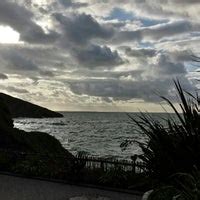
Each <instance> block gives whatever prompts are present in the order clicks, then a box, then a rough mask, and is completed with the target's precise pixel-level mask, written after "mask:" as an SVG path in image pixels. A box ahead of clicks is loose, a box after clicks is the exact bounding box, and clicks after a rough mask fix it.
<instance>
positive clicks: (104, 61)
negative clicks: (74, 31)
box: [72, 45, 125, 68]
mask: <svg viewBox="0 0 200 200" xmlns="http://www.w3.org/2000/svg"><path fill="white" fill-rule="evenodd" d="M72 55H73V56H74V57H75V59H76V60H77V61H78V63H79V64H81V65H83V66H85V67H88V68H96V67H100V66H104V67H108V68H110V67H111V66H117V65H122V64H124V63H125V61H124V60H123V59H122V58H121V57H120V56H119V54H118V52H117V51H116V50H115V51H112V50H111V49H110V48H109V47H107V46H103V47H101V46H97V45H91V46H89V47H87V48H86V49H74V50H73V53H72Z"/></svg>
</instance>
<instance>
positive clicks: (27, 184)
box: [0, 175, 141, 200]
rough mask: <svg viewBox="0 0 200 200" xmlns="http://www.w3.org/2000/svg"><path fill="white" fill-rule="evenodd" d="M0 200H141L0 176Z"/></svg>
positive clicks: (98, 191)
mask: <svg viewBox="0 0 200 200" xmlns="http://www.w3.org/2000/svg"><path fill="white" fill-rule="evenodd" d="M0 199H1V200H141V197H140V196H135V195H131V194H125V193H119V192H112V191H105V190H100V189H94V188H88V187H80V186H74V185H67V184H62V183H54V182H48V181H41V180H35V179H26V178H21V177H13V176H8V175H0Z"/></svg>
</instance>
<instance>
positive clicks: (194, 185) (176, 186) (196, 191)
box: [148, 170, 200, 200]
mask: <svg viewBox="0 0 200 200" xmlns="http://www.w3.org/2000/svg"><path fill="white" fill-rule="evenodd" d="M170 179H171V180H170V184H168V185H165V186H161V187H158V188H156V189H155V190H154V191H153V192H152V193H151V194H150V195H149V198H148V200H162V199H163V200H199V199H200V173H199V171H198V170H195V171H193V172H192V173H191V174H189V173H177V174H175V175H173V176H171V178H170Z"/></svg>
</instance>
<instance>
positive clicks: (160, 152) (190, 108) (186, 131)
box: [123, 81, 200, 180]
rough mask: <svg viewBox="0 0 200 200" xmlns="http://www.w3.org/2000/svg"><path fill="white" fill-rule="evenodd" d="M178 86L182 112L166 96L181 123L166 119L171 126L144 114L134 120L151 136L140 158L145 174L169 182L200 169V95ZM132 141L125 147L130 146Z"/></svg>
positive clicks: (143, 145) (177, 82) (141, 130)
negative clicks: (168, 178)
mask: <svg viewBox="0 0 200 200" xmlns="http://www.w3.org/2000/svg"><path fill="white" fill-rule="evenodd" d="M175 86H176V89H177V92H178V96H179V100H180V104H179V106H180V109H181V111H182V113H179V112H178V109H177V108H176V107H175V106H174V105H173V103H172V102H171V101H170V100H169V99H167V98H166V97H162V99H163V100H165V101H166V102H167V103H168V104H169V105H170V107H171V108H172V109H173V110H174V112H175V114H176V117H177V119H178V122H177V121H176V120H174V119H173V118H172V117H170V118H169V119H166V124H167V126H164V125H163V124H162V123H161V122H160V121H156V120H154V119H153V118H152V117H151V116H150V115H147V114H144V113H141V116H139V120H138V119H137V120H136V119H135V118H133V117H131V116H130V118H131V119H132V120H133V121H134V122H135V123H136V124H137V126H138V127H139V128H140V132H141V133H143V134H145V135H146V136H147V137H148V140H147V142H144V143H139V142H138V143H139V146H140V147H141V149H142V151H143V154H142V155H140V156H139V158H140V159H141V160H142V161H143V163H144V170H145V172H146V173H147V174H148V175H150V176H151V177H153V178H156V179H159V180H165V179H166V178H167V177H169V176H170V175H172V174H174V173H177V172H191V170H192V168H193V166H197V167H200V115H199V107H198V106H199V105H198V103H199V102H198V101H199V99H198V95H196V96H194V95H192V94H191V93H189V92H187V91H184V90H183V89H182V87H181V85H180V83H179V81H175ZM128 143H131V141H128V142H126V143H124V144H123V146H126V145H127V144H128Z"/></svg>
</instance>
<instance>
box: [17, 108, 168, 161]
mask: <svg viewBox="0 0 200 200" xmlns="http://www.w3.org/2000/svg"><path fill="white" fill-rule="evenodd" d="M62 114H63V115H64V117H63V118H42V119H36V118H16V119H14V125H15V127H16V128H19V129H22V130H25V131H41V132H46V133H48V134H50V135H53V136H54V137H56V138H57V139H58V140H59V141H60V142H61V144H62V145H63V147H64V148H66V149H67V150H68V151H70V152H71V153H72V154H74V155H76V154H78V153H79V152H82V153H84V154H85V155H88V156H95V157H103V158H115V159H130V157H131V156H132V155H134V154H141V153H142V151H141V149H140V147H139V146H138V143H137V142H134V143H133V144H132V145H130V146H128V147H127V148H126V149H123V148H121V147H120V145H121V143H122V142H124V141H125V140H130V139H131V140H134V141H138V142H145V141H147V138H146V137H145V135H144V134H142V133H141V132H140V131H139V128H138V127H137V126H136V124H135V123H134V122H133V120H132V119H131V118H137V119H138V117H139V116H140V113H129V114H127V113H117V112H115V113H110V112H62ZM149 114H150V115H151V116H152V117H153V118H154V119H155V120H161V121H162V123H164V121H163V119H166V118H168V117H169V114H166V113H149ZM130 116H131V118H130Z"/></svg>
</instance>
